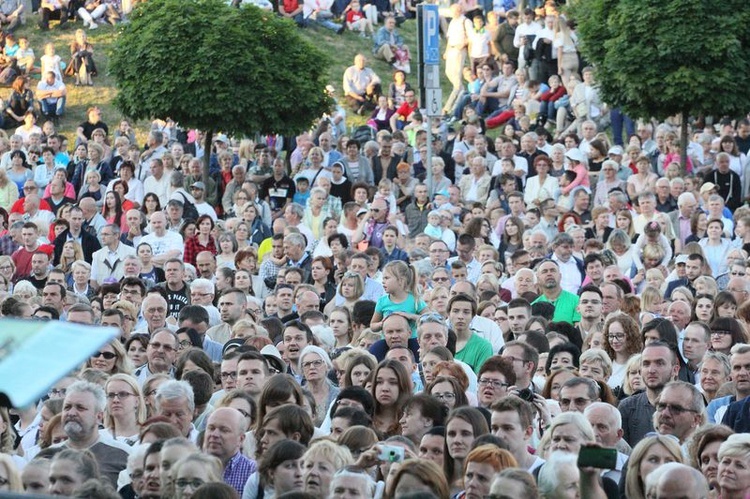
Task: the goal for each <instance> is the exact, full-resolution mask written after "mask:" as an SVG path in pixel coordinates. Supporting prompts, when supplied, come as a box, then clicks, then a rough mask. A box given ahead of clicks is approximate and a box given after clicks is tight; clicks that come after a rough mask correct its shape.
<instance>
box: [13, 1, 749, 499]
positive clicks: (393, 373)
mask: <svg viewBox="0 0 750 499" xmlns="http://www.w3.org/2000/svg"><path fill="white" fill-rule="evenodd" d="M235 3H241V2H235ZM251 3H255V4H258V2H251ZM269 3H270V2H269ZM11 4H16V5H21V4H20V3H19V2H15V1H8V0H6V1H0V23H2V24H3V25H6V29H9V30H11V31H12V30H13V29H15V28H16V27H17V25H18V23H17V22H16V24H13V21H14V19H15V18H14V17H13V15H14V13H15V12H16V11H15V10H12V9H10V7H11V6H12V5H11ZM258 6H259V7H261V8H269V9H275V10H277V11H278V13H279V14H280V15H283V16H285V17H289V18H291V19H293V20H294V21H296V22H297V23H298V24H299V25H301V26H310V25H313V24H318V25H320V26H321V27H323V28H326V29H331V30H336V31H339V32H342V31H344V30H345V29H350V30H353V31H356V32H358V33H359V34H360V35H361V36H362V37H363V38H366V39H368V40H369V38H370V37H372V40H371V41H368V42H365V43H367V44H370V43H371V44H372V47H371V48H372V55H373V57H375V58H379V59H382V60H384V61H386V62H387V63H389V64H391V65H392V67H393V74H392V76H391V78H392V81H391V82H387V81H386V80H384V79H381V78H380V77H379V76H378V75H377V74H376V73H375V71H373V70H372V68H370V67H369V66H368V65H367V57H366V56H365V55H364V53H360V54H358V55H357V56H356V58H355V60H354V64H353V66H351V67H349V68H347V69H346V71H345V73H344V74H343V75H342V80H343V81H342V83H343V86H342V88H341V95H337V93H336V89H335V88H329V89H328V90H329V91H330V92H332V95H334V96H335V97H338V98H339V99H340V104H337V105H336V107H335V109H334V110H332V112H331V113H329V114H328V115H326V116H323V117H321V118H320V119H319V120H318V121H317V123H316V126H315V128H314V130H310V131H308V132H305V133H302V134H300V135H299V136H297V137H291V138H289V137H276V136H267V137H254V138H253V139H252V140H251V139H248V138H242V137H228V136H226V135H224V134H221V133H220V134H218V135H215V136H214V138H213V141H211V142H210V143H207V141H206V140H205V135H204V133H203V132H202V131H200V130H183V129H182V128H181V127H180V126H179V124H176V123H174V122H172V121H170V120H168V119H165V120H156V121H154V122H153V123H152V127H151V130H150V132H149V134H148V138H147V140H146V143H145V144H139V143H138V142H137V141H136V135H135V132H134V130H133V128H132V126H131V124H130V122H129V121H128V120H126V119H124V120H122V121H121V122H120V123H118V124H117V126H116V127H114V126H113V127H112V128H111V129H110V126H108V125H107V124H106V123H105V122H103V121H102V116H101V111H100V109H98V108H97V107H91V108H89V109H88V110H87V112H86V116H85V120H84V121H82V122H81V123H80V125H79V126H78V127H77V129H76V133H75V136H71V137H66V136H64V135H61V134H60V133H59V132H58V131H57V130H56V118H57V117H58V116H59V115H60V114H61V113H62V112H63V111H64V108H65V106H64V97H65V95H64V93H63V94H62V95H60V94H55V93H54V92H52V93H40V92H41V90H40V89H39V88H38V89H37V94H36V95H34V93H33V91H31V90H30V88H29V79H28V75H29V74H33V69H32V68H34V67H35V66H34V58H33V54H32V58H31V59H27V60H26V66H24V67H25V68H27V69H28V71H25V70H23V71H22V72H21V73H19V75H18V79H16V80H14V81H15V83H14V84H13V94H12V96H11V99H10V101H9V103H10V104H9V106H8V107H7V109H6V111H5V114H4V117H5V119H6V124H8V123H13V122H12V120H15V121H16V122H17V123H16V124H12V125H10V126H5V128H6V129H14V131H15V133H13V134H12V135H10V137H9V138H6V137H0V150H1V151H2V152H1V154H0V223H1V224H2V228H1V230H2V232H1V233H0V314H2V316H3V317H8V318H22V319H27V320H43V321H49V320H51V321H55V320H60V321H67V322H69V323H75V324H81V325H82V326H81V327H85V326H86V325H101V326H108V327H112V328H116V329H117V330H118V331H119V335H118V338H117V339H116V340H114V341H113V342H111V343H109V344H106V345H103V346H102V347H101V348H100V349H99V350H98V351H97V352H94V353H93V354H92V355H91V357H90V358H89V360H87V361H86V363H85V365H83V366H80V368H78V369H76V370H75V371H73V372H71V373H70V374H69V375H68V376H66V377H64V378H63V379H60V380H59V381H57V382H56V383H55V384H54V386H52V387H51V388H50V389H49V392H48V394H47V395H46V396H45V397H43V398H42V400H40V401H39V403H38V404H34V405H32V406H29V407H14V408H0V420H1V421H2V423H0V491H11V492H23V491H26V492H29V493H41V494H44V493H49V494H53V495H63V496H70V497H86V498H88V497H91V498H94V497H95V498H110V497H115V498H116V497H122V498H126V499H128V498H151V499H156V498H177V499H183V498H224V497H226V498H233V497H237V498H239V497H242V498H243V499H259V498H266V499H268V498H275V497H278V498H282V497H283V498H317V499H327V498H329V497H332V498H337V499H338V498H345V497H346V498H354V497H362V498H381V497H384V498H437V499H448V498H458V499H462V498H466V499H480V498H493V499H495V498H507V497H514V498H537V497H538V498H545V499H564V498H578V497H582V498H587V499H588V498H628V499H645V498H646V497H648V498H658V499H667V498H676V497H681V498H694V499H701V498H709V497H711V498H721V499H734V498H738V499H739V498H745V497H746V496H747V495H748V494H750V473H748V467H747V462H748V458H750V436H748V432H750V413H748V410H750V407H748V404H750V402H748V401H749V400H750V399H748V398H747V397H748V396H750V336H749V334H750V331H749V330H748V328H749V327H750V300H748V293H750V277H748V275H747V272H748V263H750V261H749V260H748V251H750V207H748V206H747V205H746V199H747V196H748V192H750V173H748V172H747V168H748V165H749V163H748V161H747V154H748V150H750V121H748V120H747V118H738V119H728V118H716V117H715V118H712V117H700V118H695V119H691V120H690V126H691V136H690V143H689V144H686V146H687V150H688V163H687V165H686V168H684V169H683V168H682V167H681V166H680V163H679V161H680V159H679V156H680V146H681V144H680V143H679V139H678V136H677V130H678V126H679V123H680V121H679V120H680V118H675V119H672V120H667V121H666V122H663V123H656V122H652V121H649V120H644V121H633V120H631V119H630V118H628V117H627V116H626V115H625V114H623V113H622V112H621V111H620V110H618V109H612V108H610V106H608V105H607V103H605V102H602V100H601V98H600V97H599V92H598V88H597V85H596V80H595V73H596V71H595V69H594V68H591V67H588V66H585V64H584V63H582V61H581V57H580V54H579V52H578V37H577V35H576V33H575V23H574V22H572V21H571V20H566V19H565V17H564V16H563V15H561V14H560V13H559V12H557V9H556V8H555V7H554V6H553V5H551V4H549V3H548V4H545V5H542V4H541V3H539V2H533V1H532V2H528V3H527V4H526V5H523V6H518V5H516V4H515V2H514V1H512V0H509V1H504V2H494V3H492V2H482V3H477V2H475V1H471V0H465V1H460V2H458V3H456V4H453V5H440V12H441V26H442V31H443V36H444V37H445V41H446V44H445V54H444V56H445V67H444V69H445V75H446V77H447V79H448V80H449V81H450V82H451V84H452V86H453V88H452V93H451V94H450V95H449V96H447V99H446V102H445V103H443V104H444V106H443V112H444V116H442V117H436V118H430V119H427V118H426V117H422V115H421V112H420V110H419V108H418V102H417V96H416V94H415V91H414V89H413V87H412V86H411V85H410V84H409V82H408V78H409V75H410V74H411V73H410V71H411V68H410V57H411V56H410V52H409V48H408V47H407V46H406V45H405V44H404V43H403V38H402V37H401V36H400V34H399V31H398V30H399V26H400V25H402V23H404V22H407V23H409V22H413V21H411V20H410V19H411V18H413V17H414V11H415V5H414V4H413V3H412V2H380V1H378V0H375V1H373V2H363V3H362V4H360V3H359V2H358V1H357V0H353V1H352V2H350V3H348V4H347V3H346V2H340V1H338V0H336V1H334V2H332V3H331V2H329V3H326V2H323V1H318V2H304V4H300V3H299V2H296V1H295V0H285V1H284V2H279V3H278V5H277V6H273V5H258ZM40 9H41V11H40V13H39V14H38V15H39V16H40V19H41V27H42V28H48V27H50V25H49V24H48V21H49V19H50V18H54V17H55V16H58V17H60V21H61V25H65V24H66V22H67V21H68V18H69V16H70V15H71V14H73V15H75V13H76V12H77V16H76V17H77V19H78V21H76V22H81V23H83V24H84V26H85V27H88V28H89V29H95V28H96V27H97V23H101V22H102V21H106V20H109V21H110V22H113V23H114V22H118V21H119V20H122V17H123V14H124V12H123V10H122V5H121V4H120V3H119V2H112V1H103V2H90V1H86V2H83V3H82V4H81V5H80V6H79V5H77V4H75V2H63V1H59V0H44V1H43V2H42V3H41V5H40ZM80 9H83V12H81V10H80ZM46 11H49V12H46ZM20 13H22V11H20V12H18V13H16V14H15V15H20ZM116 14H117V15H116ZM57 26H58V25H54V26H53V29H55V28H57ZM8 38H11V37H6V49H7V48H8V43H7V42H8ZM18 39H19V46H20V49H19V50H26V48H28V45H27V42H28V41H27V40H26V39H25V38H23V37H22V36H19V38H18ZM11 40H12V38H11ZM348 42H351V43H352V44H354V43H363V42H362V41H361V40H359V37H352V39H351V40H349V41H348ZM76 43H78V44H80V45H81V47H83V52H85V53H84V54H82V55H81V54H79V55H81V59H80V61H79V63H80V66H76V67H75V68H74V71H73V72H72V73H70V74H69V76H72V77H74V78H78V80H77V83H78V84H88V83H91V76H92V74H95V69H94V70H93V71H94V73H88V72H87V71H91V69H92V68H95V64H94V61H93V52H92V50H88V49H87V48H86V47H87V45H86V44H87V43H88V42H87V41H86V39H85V33H84V32H83V31H82V30H81V31H80V33H77V35H76ZM22 54H23V52H22ZM47 55H49V56H50V57H47V59H44V58H43V60H42V66H43V68H49V70H48V71H45V70H42V71H41V74H42V75H43V81H42V82H43V83H44V82H47V83H48V84H50V85H55V84H56V82H58V81H59V82H62V80H63V76H62V74H60V72H61V71H62V70H64V67H63V65H61V64H60V62H61V61H60V58H59V57H55V56H54V47H53V48H52V50H51V51H50V53H49V54H46V55H45V57H46V56H47ZM6 56H8V57H10V58H13V57H14V56H12V55H8V54H6ZM87 57H88V59H87ZM22 59H23V58H22V57H20V56H19V57H16V58H15V60H16V61H17V64H20V62H21V61H22ZM45 61H46V62H45ZM45 64H46V66H45ZM81 68H83V72H81ZM50 75H51V76H50ZM2 76H3V73H2V72H0V78H2ZM40 85H41V83H40ZM63 85H64V84H63ZM39 99H42V102H41V103H40V102H39ZM50 99H53V100H50ZM54 99H57V100H54ZM45 100H47V102H46V103H45ZM60 101H62V102H60ZM22 105H23V106H26V108H25V109H21V108H17V107H16V106H22ZM35 109H41V110H42V112H43V114H44V115H45V116H46V118H47V119H46V120H45V122H44V123H43V126H42V127H38V126H37V125H36V124H35V119H36V113H35ZM348 113H351V114H358V115H363V116H365V118H364V119H363V121H365V120H366V124H365V125H363V126H360V127H353V128H351V129H349V128H347V119H346V116H347V114H348ZM684 119H688V118H687V117H684ZM500 126H502V127H503V128H502V131H501V132H499V133H497V132H488V130H490V129H492V128H495V127H500ZM16 127H18V128H16ZM426 127H431V128H432V135H431V136H432V141H431V143H428V141H427V128H426ZM623 133H624V134H625V136H624V137H623ZM428 158H429V164H430V166H429V167H428ZM206 159H207V160H208V161H207V162H208V164H209V169H208V175H204V167H203V165H204V160H206ZM746 383H747V384H746Z"/></svg>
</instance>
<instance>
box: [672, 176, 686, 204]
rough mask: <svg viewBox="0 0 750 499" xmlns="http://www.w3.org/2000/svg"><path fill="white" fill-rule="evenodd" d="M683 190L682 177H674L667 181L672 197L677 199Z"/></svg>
mask: <svg viewBox="0 0 750 499" xmlns="http://www.w3.org/2000/svg"><path fill="white" fill-rule="evenodd" d="M683 192H685V181H684V180H683V179H682V177H675V178H673V179H672V180H670V181H669V193H670V194H672V197H673V198H675V199H678V200H679V199H680V196H681V195H682V193H683Z"/></svg>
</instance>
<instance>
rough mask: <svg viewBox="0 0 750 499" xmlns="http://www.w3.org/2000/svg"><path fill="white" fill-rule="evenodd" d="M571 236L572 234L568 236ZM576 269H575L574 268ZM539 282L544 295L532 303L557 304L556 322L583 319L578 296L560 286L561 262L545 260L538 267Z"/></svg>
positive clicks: (554, 318) (572, 322)
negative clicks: (578, 310) (578, 309)
mask: <svg viewBox="0 0 750 499" xmlns="http://www.w3.org/2000/svg"><path fill="white" fill-rule="evenodd" d="M568 237H570V236H568ZM574 271H575V270H574ZM536 277H537V282H538V283H539V289H540V291H541V292H542V295H541V296H540V297H539V298H537V299H536V300H534V301H533V302H532V303H531V304H532V305H534V304H535V303H541V302H547V303H551V304H553V305H554V306H555V315H554V316H553V317H552V320H553V321H555V322H568V323H570V324H575V323H576V322H578V321H580V320H581V316H580V315H579V314H578V312H577V311H576V309H577V308H578V296H576V295H574V294H573V293H571V292H569V291H565V290H564V289H562V287H560V282H561V279H562V276H561V275H560V266H559V264H558V263H557V262H556V261H554V260H551V259H548V260H544V261H543V262H542V263H540V264H539V265H538V266H537V268H536Z"/></svg>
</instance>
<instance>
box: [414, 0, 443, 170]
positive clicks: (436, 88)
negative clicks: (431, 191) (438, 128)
mask: <svg viewBox="0 0 750 499" xmlns="http://www.w3.org/2000/svg"><path fill="white" fill-rule="evenodd" d="M417 69H418V78H419V107H420V109H421V112H422V116H424V117H425V122H426V123H427V150H428V154H427V158H422V160H423V162H424V164H425V168H426V169H427V182H428V183H431V182H432V154H433V153H432V118H433V117H435V116H440V115H441V114H442V105H443V92H442V90H441V89H440V17H439V14H438V6H437V5H433V4H424V3H421V4H419V5H418V6H417Z"/></svg>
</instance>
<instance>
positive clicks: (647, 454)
mask: <svg viewBox="0 0 750 499" xmlns="http://www.w3.org/2000/svg"><path fill="white" fill-rule="evenodd" d="M664 463H684V459H683V457H682V450H681V449H680V444H679V442H678V440H677V439H675V438H672V436H671V435H655V436H652V437H646V438H644V439H643V440H641V441H640V442H638V445H636V446H635V448H634V449H633V452H631V453H630V460H629V461H628V468H627V478H626V479H625V497H627V498H628V499H646V492H645V483H646V477H648V475H649V474H651V472H652V471H654V470H655V469H656V468H658V467H659V466H661V465H662V464H664Z"/></svg>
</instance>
